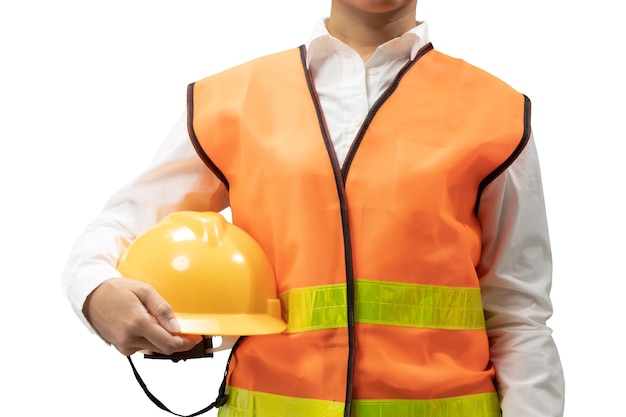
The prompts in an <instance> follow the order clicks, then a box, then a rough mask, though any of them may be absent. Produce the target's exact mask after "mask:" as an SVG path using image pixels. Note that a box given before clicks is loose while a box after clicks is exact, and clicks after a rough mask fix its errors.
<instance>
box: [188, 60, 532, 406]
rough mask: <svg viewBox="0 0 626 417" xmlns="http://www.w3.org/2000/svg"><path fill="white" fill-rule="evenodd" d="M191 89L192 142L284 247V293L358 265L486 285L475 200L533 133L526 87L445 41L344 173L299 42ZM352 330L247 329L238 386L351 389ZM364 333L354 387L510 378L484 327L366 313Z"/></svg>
mask: <svg viewBox="0 0 626 417" xmlns="http://www.w3.org/2000/svg"><path fill="white" fill-rule="evenodd" d="M189 91H190V96H189V103H190V107H189V110H190V111H189V113H190V132H191V136H192V140H193V141H194V143H195V145H196V147H197V149H198V152H199V154H200V156H201V157H203V158H204V159H205V161H206V162H207V164H208V165H209V166H210V167H211V168H212V169H213V170H214V171H215V172H216V173H217V174H218V175H219V176H220V177H222V178H223V180H224V182H225V184H227V186H228V187H229V196H230V203H231V208H232V215H233V221H234V222H235V223H236V224H237V225H238V226H240V227H242V228H243V229H244V230H246V231H247V232H248V233H250V234H251V235H252V236H253V237H254V238H255V239H256V240H257V241H258V242H259V243H260V244H261V246H262V247H263V248H264V249H265V251H266V253H267V254H268V256H269V258H270V260H271V262H272V263H273V266H274V269H275V273H276V276H277V288H278V292H279V293H284V292H286V291H289V290H291V289H294V288H302V287H309V286H317V285H327V284H337V283H345V282H346V280H349V279H352V277H351V276H350V275H349V273H348V271H349V270H350V267H353V270H354V276H355V277H357V278H363V279H368V280H381V281H392V282H400V283H414V284H433V285H445V286H451V287H472V288H477V287H478V286H479V282H478V278H477V275H476V272H475V267H476V265H477V263H478V260H479V257H480V246H481V238H480V224H479V222H478V220H477V218H476V216H475V213H474V210H475V205H476V201H477V198H478V196H479V193H480V187H481V182H482V181H483V180H484V179H485V178H486V177H488V176H489V175H490V174H491V173H493V172H495V171H496V170H498V168H501V167H503V166H505V165H506V163H507V160H510V159H511V158H512V157H513V156H514V155H515V152H516V149H519V147H520V146H523V144H524V140H525V139H527V137H526V135H527V133H528V132H527V128H526V127H527V124H526V122H527V108H526V106H527V102H526V100H525V98H524V96H522V95H521V94H519V93H517V92H515V91H513V90H512V89H511V88H510V87H508V86H507V85H506V84H504V83H502V82H501V81H499V80H498V79H496V78H494V77H492V76H490V75H488V74H486V73H484V72H482V71H481V70H479V69H477V68H475V67H472V66H470V65H468V64H467V63H465V62H463V61H460V60H456V59H453V58H450V57H447V56H445V55H443V54H441V53H439V52H437V51H434V50H430V51H428V52H426V53H425V54H424V55H423V56H422V57H421V58H420V59H419V60H417V61H416V62H415V64H414V65H413V66H412V67H411V68H410V69H408V71H407V72H406V73H405V74H404V75H403V76H402V78H401V79H400V82H399V84H398V86H397V88H396V89H395V91H393V92H392V93H391V94H390V96H389V97H388V98H387V99H386V101H385V102H384V103H383V104H382V106H381V107H380V108H379V109H374V110H373V111H372V113H371V116H372V117H371V118H370V119H368V120H367V121H366V125H367V124H368V123H369V125H368V126H367V130H366V133H365V134H364V136H363V137H362V138H359V139H357V141H356V142H355V144H354V146H353V148H354V149H353V151H354V153H350V154H349V155H348V159H347V160H346V163H345V164H344V167H343V169H344V171H345V172H343V176H344V178H345V181H344V179H342V172H340V168H339V167H338V166H337V162H336V159H335V156H334V151H332V146H330V145H328V143H329V141H328V140H325V139H324V128H323V125H324V122H323V118H322V119H320V118H318V114H317V113H316V106H315V102H316V101H315V100H316V99H315V95H314V94H312V93H311V90H310V89H309V87H308V85H307V74H306V70H305V69H304V68H303V63H302V62H301V57H300V56H299V52H298V50H290V51H286V52H284V53H280V54H275V55H271V56H268V57H265V58H261V59H258V60H255V61H252V62H251V63H248V64H244V65H242V66H240V67H238V68H235V69H233V70H229V71H226V72H224V73H221V74H218V75H215V76H212V77H208V78H206V79H204V80H201V81H198V82H197V83H195V84H193V85H191V86H190V89H189ZM342 209H343V210H345V211H344V214H345V216H343V219H342ZM346 220H348V223H346ZM348 230H349V235H348V234H346V233H347V231H348ZM348 236H349V237H350V239H349V241H348V242H349V244H350V246H347V245H346V243H345V242H346V241H344V238H346V237H348ZM356 296H357V297H358V294H356ZM347 334H348V333H347V329H333V330H323V331H310V332H306V333H299V334H298V333H296V334H281V335H272V336H262V337H253V338H249V339H246V340H245V341H244V342H243V343H242V344H241V346H240V347H239V348H238V350H237V352H236V354H235V355H234V359H233V361H232V363H231V371H230V375H229V380H228V383H229V384H231V385H233V386H237V387H240V388H244V389H247V390H253V391H262V392H268V393H274V394H280V395H287V396H295V397H308V398H319V399H326V400H333V401H344V400H345V392H346V384H347V370H346V367H347V356H348V350H349V348H348V336H347ZM356 344H357V347H356V363H355V371H354V391H353V396H354V398H363V399H370V398H378V399H381V398H388V399H394V398H424V399H428V398H442V397H452V396H459V395H465V394H474V393H481V392H493V391H494V390H495V388H494V386H493V382H492V380H493V377H494V370H493V369H492V367H491V365H490V363H489V347H488V342H487V336H486V333H485V331H483V330H479V331H476V330H472V331H469V330H453V331H451V330H440V329H419V328H405V327H401V326H382V325H373V324H363V323H358V324H357V325H356Z"/></svg>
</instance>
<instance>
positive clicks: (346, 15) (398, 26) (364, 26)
mask: <svg viewBox="0 0 626 417" xmlns="http://www.w3.org/2000/svg"><path fill="white" fill-rule="evenodd" d="M415 22H416V21H415V3H412V4H408V5H407V6H403V7H400V8H398V9H396V10H392V11H388V12H381V13H373V12H367V11H363V10H358V9H355V8H352V7H350V6H347V5H345V4H343V3H339V2H333V6H332V8H331V12H330V18H329V19H328V21H327V22H326V27H327V29H328V32H329V33H330V34H331V35H332V36H334V37H335V38H337V39H339V40H340V41H342V42H343V43H345V44H346V45H348V46H350V47H351V48H352V49H354V50H355V51H356V52H357V53H358V54H359V55H360V56H361V58H362V59H363V61H367V60H368V59H369V58H370V57H371V56H372V55H373V54H374V52H375V51H376V48H377V47H378V46H380V45H382V44H383V43H385V42H387V41H389V40H390V39H393V38H396V37H398V36H400V35H402V34H403V33H405V32H406V31H408V30H410V29H411V28H413V27H414V26H415Z"/></svg>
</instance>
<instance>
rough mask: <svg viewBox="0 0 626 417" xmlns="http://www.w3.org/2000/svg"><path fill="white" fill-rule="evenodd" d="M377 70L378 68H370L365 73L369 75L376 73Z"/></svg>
mask: <svg viewBox="0 0 626 417" xmlns="http://www.w3.org/2000/svg"><path fill="white" fill-rule="evenodd" d="M378 72H379V71H378V68H370V69H368V70H367V73H368V74H369V75H378Z"/></svg>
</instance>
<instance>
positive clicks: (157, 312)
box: [135, 285, 180, 334]
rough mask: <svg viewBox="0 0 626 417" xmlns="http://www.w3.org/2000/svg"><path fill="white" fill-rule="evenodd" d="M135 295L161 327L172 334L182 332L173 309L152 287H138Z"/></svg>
mask: <svg viewBox="0 0 626 417" xmlns="http://www.w3.org/2000/svg"><path fill="white" fill-rule="evenodd" d="M135 294H136V295H137V297H138V298H139V300H140V301H141V303H142V304H143V305H144V306H145V308H146V309H147V311H148V313H150V315H152V316H153V317H154V318H155V319H156V321H157V322H158V323H159V324H160V325H161V327H163V328H164V329H165V330H167V331H168V332H170V333H171V334H176V333H179V332H180V325H179V324H178V321H177V320H176V317H175V316H174V312H173V311H172V308H171V307H170V305H169V304H168V303H167V302H166V301H165V300H164V299H163V298H162V297H161V296H160V295H159V294H158V293H157V292H156V291H155V290H154V289H153V288H152V287H150V286H148V285H143V286H138V287H137V288H136V289H135Z"/></svg>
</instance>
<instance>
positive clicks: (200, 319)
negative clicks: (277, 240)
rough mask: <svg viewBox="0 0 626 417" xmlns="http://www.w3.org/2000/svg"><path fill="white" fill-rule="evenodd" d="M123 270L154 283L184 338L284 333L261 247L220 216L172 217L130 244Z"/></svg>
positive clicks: (183, 214)
mask: <svg viewBox="0 0 626 417" xmlns="http://www.w3.org/2000/svg"><path fill="white" fill-rule="evenodd" d="M117 269H118V270H119V271H120V273H121V274H122V275H123V276H124V277H126V278H130V279H134V280H138V281H142V282H145V283H148V284H150V285H152V286H153V287H154V288H155V289H156V290H157V291H158V292H159V294H160V295H161V296H162V297H163V298H165V300H166V301H167V302H168V303H169V304H170V305H171V306H172V309H173V310H174V313H175V315H176V318H177V319H178V321H179V323H180V326H181V332H182V333H187V334H202V335H212V336H217V335H224V336H244V335H258V334H275V333H281V332H282V331H283V330H285V328H286V323H285V322H284V321H283V320H282V318H281V308H280V301H279V300H278V297H277V295H276V284H275V279H274V272H273V269H272V266H271V264H270V262H269V260H268V258H267V256H266V255H265V253H264V251H263V249H262V248H261V247H260V246H259V244H258V243H257V242H256V241H255V240H254V239H253V238H252V237H251V236H250V235H248V234H247V233H246V232H245V231H243V230H242V229H241V228H239V227H237V226H235V225H233V224H231V223H229V222H228V221H227V220H226V219H225V218H224V217H223V216H222V215H221V214H219V213H215V212H192V211H179V212H175V213H172V214H170V215H168V216H166V217H165V218H164V219H163V220H162V221H161V222H159V223H158V224H157V225H156V226H155V227H153V228H151V229H150V230H148V231H146V232H145V233H143V234H142V235H141V236H139V237H137V239H136V240H135V241H133V242H132V243H131V245H130V246H129V247H128V249H127V250H126V252H125V253H124V254H123V255H122V257H121V258H120V260H119V263H118V266H117Z"/></svg>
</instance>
